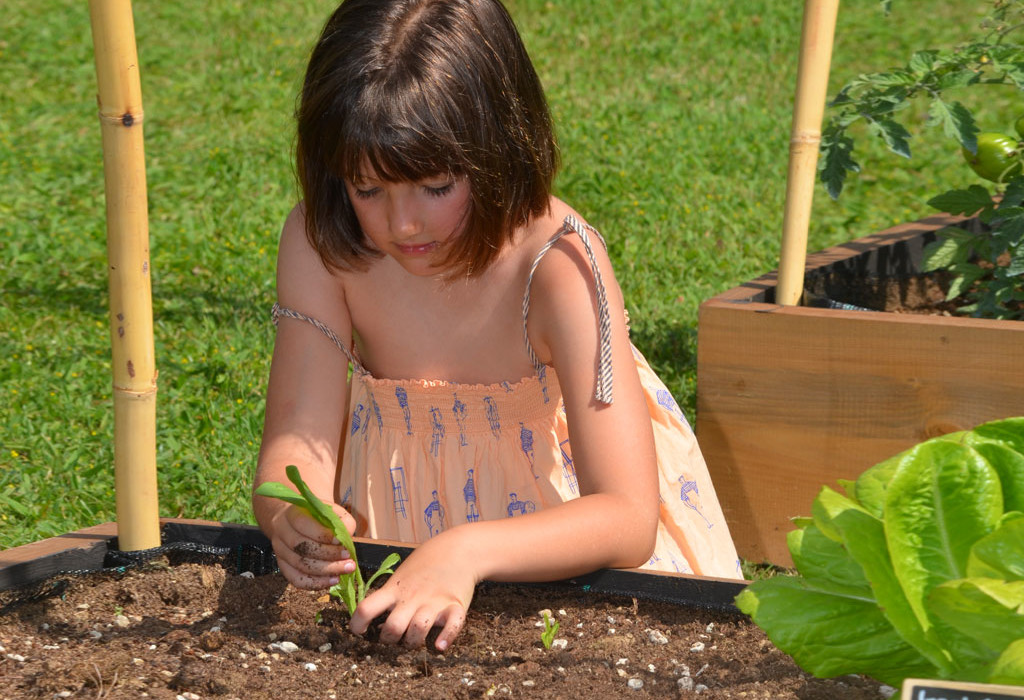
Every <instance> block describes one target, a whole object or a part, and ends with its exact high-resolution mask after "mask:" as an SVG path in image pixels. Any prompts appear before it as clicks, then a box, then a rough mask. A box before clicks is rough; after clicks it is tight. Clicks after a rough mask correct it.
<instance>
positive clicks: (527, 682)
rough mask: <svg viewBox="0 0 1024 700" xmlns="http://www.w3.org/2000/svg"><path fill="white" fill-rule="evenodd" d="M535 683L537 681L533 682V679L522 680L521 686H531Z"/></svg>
mask: <svg viewBox="0 0 1024 700" xmlns="http://www.w3.org/2000/svg"><path fill="white" fill-rule="evenodd" d="M535 685H537V683H536V682H534V681H529V680H527V681H523V687H524V688H532V687H533V686H535Z"/></svg>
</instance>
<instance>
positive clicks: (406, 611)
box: [350, 531, 477, 651]
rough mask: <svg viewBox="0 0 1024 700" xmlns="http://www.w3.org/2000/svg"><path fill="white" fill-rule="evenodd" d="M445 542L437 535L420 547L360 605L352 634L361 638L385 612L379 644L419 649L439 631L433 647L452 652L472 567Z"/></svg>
mask: <svg viewBox="0 0 1024 700" xmlns="http://www.w3.org/2000/svg"><path fill="white" fill-rule="evenodd" d="M449 532H451V531H449ZM445 534H448V533H445ZM449 539H450V538H449ZM444 540H445V537H444V536H443V535H441V536H438V537H437V538H435V539H433V540H429V541H428V542H425V543H423V544H421V545H420V546H419V547H417V548H416V549H415V550H413V552H412V554H410V555H409V556H408V557H407V558H406V560H405V561H404V562H403V563H402V564H401V566H399V567H398V570H397V571H396V572H395V573H394V574H392V576H391V577H390V578H389V579H388V580H387V582H386V583H385V584H384V585H383V586H381V587H380V588H378V589H376V590H374V591H373V592H372V593H370V594H369V595H367V596H366V598H365V599H363V602H361V603H360V604H359V606H358V607H357V608H356V611H355V613H354V614H353V615H352V620H351V623H350V627H351V629H352V631H353V632H354V633H356V634H359V635H362V634H364V633H365V632H366V630H367V628H368V627H369V626H370V623H371V622H372V621H373V620H374V619H375V618H376V617H377V616H378V615H381V614H383V613H385V612H387V611H389V610H390V611H391V612H390V613H389V614H388V617H387V620H386V621H385V622H384V624H382V625H381V628H380V641H382V642H386V643H390V644H395V643H398V642H400V641H404V643H405V644H406V645H407V646H410V647H419V646H423V644H424V643H425V641H426V638H427V635H428V634H429V633H430V630H431V629H432V628H434V627H441V628H442V629H441V632H440V634H439V635H438V637H437V641H436V642H435V643H434V646H435V647H436V648H437V649H438V651H444V650H445V649H447V648H448V647H450V646H451V644H452V642H453V641H454V640H455V637H456V636H458V634H459V632H460V631H461V630H462V625H463V624H464V623H465V621H466V610H468V609H469V604H470V601H472V600H473V590H474V588H475V586H476V583H477V579H476V575H475V572H474V571H473V568H472V565H471V563H470V562H467V561H466V560H465V558H464V557H459V556H457V553H456V550H455V549H453V548H451V547H447V546H445V545H444Z"/></svg>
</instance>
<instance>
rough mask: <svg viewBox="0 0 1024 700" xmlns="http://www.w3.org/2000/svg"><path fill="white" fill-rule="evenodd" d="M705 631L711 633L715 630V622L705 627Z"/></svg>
mask: <svg viewBox="0 0 1024 700" xmlns="http://www.w3.org/2000/svg"><path fill="white" fill-rule="evenodd" d="M704 631H705V632H707V633H708V634H711V633H712V632H714V631H715V623H714V622H709V623H708V626H707V627H706V628H705V629H704Z"/></svg>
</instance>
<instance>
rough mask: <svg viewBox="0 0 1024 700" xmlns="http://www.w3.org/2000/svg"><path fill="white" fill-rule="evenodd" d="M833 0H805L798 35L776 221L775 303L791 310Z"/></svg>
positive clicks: (828, 58) (799, 281)
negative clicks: (780, 211) (782, 194)
mask: <svg viewBox="0 0 1024 700" xmlns="http://www.w3.org/2000/svg"><path fill="white" fill-rule="evenodd" d="M838 13H839V0H805V2H804V18H803V28H802V29H801V32H800V62H799V66H798V68H797V79H796V82H797V85H796V106H795V108H794V110H793V127H792V131H791V133H790V139H789V173H788V175H787V179H786V209H785V213H784V215H783V219H782V251H781V254H780V256H779V280H778V286H777V287H776V291H775V302H776V303H777V304H783V305H788V306H792V305H794V304H798V303H799V302H800V297H801V296H802V295H803V287H804V266H805V264H806V262H807V229H808V227H809V225H810V221H811V203H812V201H813V199H814V181H815V175H816V174H817V166H818V148H819V146H820V144H821V121H822V119H823V118H824V115H825V98H826V95H827V92H828V72H829V66H830V64H831V63H832V42H833V38H834V36H835V29H836V15H837V14H838Z"/></svg>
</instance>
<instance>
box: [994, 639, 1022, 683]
mask: <svg viewBox="0 0 1024 700" xmlns="http://www.w3.org/2000/svg"><path fill="white" fill-rule="evenodd" d="M988 682H989V683H1002V684H1005V685H1024V639H1018V640H1017V641H1015V642H1013V643H1012V644H1010V646H1008V647H1006V649H1005V650H1004V651H1003V653H1002V654H1000V655H999V658H998V659H997V660H996V662H995V664H993V666H992V670H991V671H990V672H989V676H988Z"/></svg>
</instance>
